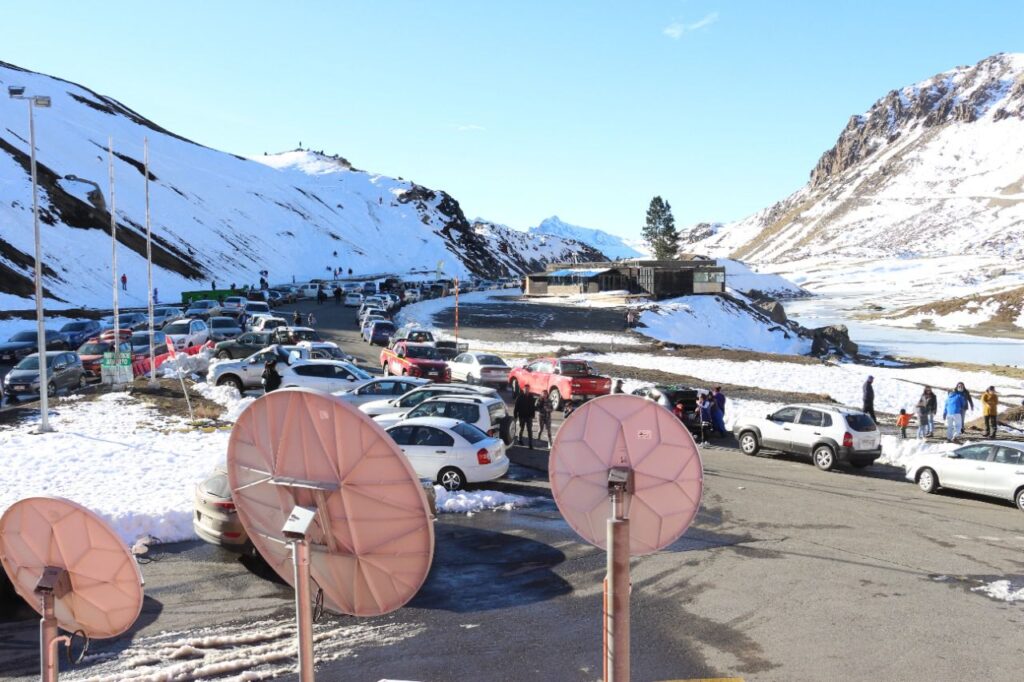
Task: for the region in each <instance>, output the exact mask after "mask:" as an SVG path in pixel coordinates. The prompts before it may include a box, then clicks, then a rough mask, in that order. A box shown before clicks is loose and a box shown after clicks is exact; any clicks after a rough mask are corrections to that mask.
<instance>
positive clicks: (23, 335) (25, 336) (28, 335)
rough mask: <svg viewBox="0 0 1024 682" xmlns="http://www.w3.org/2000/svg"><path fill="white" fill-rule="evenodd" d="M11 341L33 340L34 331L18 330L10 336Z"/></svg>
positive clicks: (34, 336) (34, 337)
mask: <svg viewBox="0 0 1024 682" xmlns="http://www.w3.org/2000/svg"><path fill="white" fill-rule="evenodd" d="M10 340H11V341H35V340H36V333H35V332H18V333H17V334H15V335H14V336H12V337H11V338H10Z"/></svg>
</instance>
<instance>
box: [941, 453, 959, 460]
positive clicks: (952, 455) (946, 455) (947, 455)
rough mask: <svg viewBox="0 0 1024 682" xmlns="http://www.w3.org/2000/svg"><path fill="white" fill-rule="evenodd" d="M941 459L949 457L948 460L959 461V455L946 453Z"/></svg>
mask: <svg viewBox="0 0 1024 682" xmlns="http://www.w3.org/2000/svg"><path fill="white" fill-rule="evenodd" d="M943 457H949V458H950V459H960V455H958V454H956V453H955V452H947V453H946V454H945V455H943Z"/></svg>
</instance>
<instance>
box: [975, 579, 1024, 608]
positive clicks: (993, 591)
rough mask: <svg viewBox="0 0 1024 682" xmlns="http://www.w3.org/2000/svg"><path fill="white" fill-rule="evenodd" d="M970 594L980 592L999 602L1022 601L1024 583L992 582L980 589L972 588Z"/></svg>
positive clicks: (1023, 597) (1023, 598)
mask: <svg viewBox="0 0 1024 682" xmlns="http://www.w3.org/2000/svg"><path fill="white" fill-rule="evenodd" d="M971 592H982V593H983V594H985V595H987V596H989V597H991V598H992V599H998V600H999V601H1005V602H1011V603H1012V602H1016V601H1024V581H1022V580H1019V579H1018V580H1016V581H1010V580H994V581H992V582H990V583H986V584H984V585H982V586H980V587H972V588H971Z"/></svg>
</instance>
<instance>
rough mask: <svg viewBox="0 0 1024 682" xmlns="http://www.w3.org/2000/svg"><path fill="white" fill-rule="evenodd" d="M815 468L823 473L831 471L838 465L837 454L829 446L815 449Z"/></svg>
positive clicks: (820, 446)
mask: <svg viewBox="0 0 1024 682" xmlns="http://www.w3.org/2000/svg"><path fill="white" fill-rule="evenodd" d="M812 457H813V459H814V466H816V467H818V468H819V469H821V470H822V471H831V470H832V467H834V466H835V465H836V453H835V452H834V451H833V450H832V448H831V447H829V446H828V445H819V446H818V447H816V448H814V454H813V455H812Z"/></svg>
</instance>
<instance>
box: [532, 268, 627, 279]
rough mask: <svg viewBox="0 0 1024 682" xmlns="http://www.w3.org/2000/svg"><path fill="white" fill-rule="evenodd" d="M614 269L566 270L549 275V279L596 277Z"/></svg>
mask: <svg viewBox="0 0 1024 682" xmlns="http://www.w3.org/2000/svg"><path fill="white" fill-rule="evenodd" d="M611 269H612V268H602V269H600V270H597V269H590V268H576V269H566V270H555V271H554V272H549V273H547V276H548V277H583V278H587V277H596V276H597V275H600V274H601V273H603V272H608V271H609V270H611Z"/></svg>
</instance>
